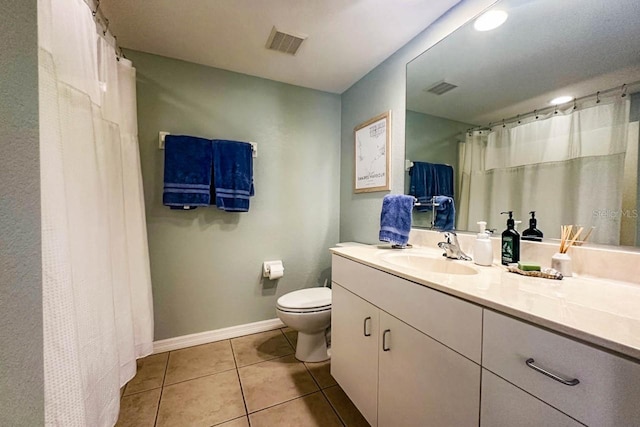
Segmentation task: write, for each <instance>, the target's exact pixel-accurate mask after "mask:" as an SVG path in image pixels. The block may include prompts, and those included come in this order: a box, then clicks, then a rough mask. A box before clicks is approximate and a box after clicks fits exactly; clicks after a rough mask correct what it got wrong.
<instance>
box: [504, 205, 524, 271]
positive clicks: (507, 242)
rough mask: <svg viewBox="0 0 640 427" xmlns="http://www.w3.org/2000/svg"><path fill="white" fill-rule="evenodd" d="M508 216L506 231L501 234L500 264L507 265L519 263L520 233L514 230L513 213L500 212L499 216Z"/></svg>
mask: <svg viewBox="0 0 640 427" xmlns="http://www.w3.org/2000/svg"><path fill="white" fill-rule="evenodd" d="M505 214H509V219H508V220H507V229H506V230H504V231H503V232H502V249H501V252H502V264H503V265H507V264H511V263H513V262H518V261H520V233H518V232H517V231H516V229H515V221H514V220H513V211H507V212H500V215H505Z"/></svg>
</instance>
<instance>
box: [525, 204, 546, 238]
mask: <svg viewBox="0 0 640 427" xmlns="http://www.w3.org/2000/svg"><path fill="white" fill-rule="evenodd" d="M529 214H530V215H531V219H529V228H527V229H526V230H524V231H523V232H522V240H531V241H533V242H542V231H540V230H538V229H537V228H536V226H537V225H538V220H537V219H536V211H531V212H529Z"/></svg>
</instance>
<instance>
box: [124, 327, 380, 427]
mask: <svg viewBox="0 0 640 427" xmlns="http://www.w3.org/2000/svg"><path fill="white" fill-rule="evenodd" d="M296 338H297V332H295V331H293V330H291V329H289V328H283V329H277V330H274V331H269V332H263V333H259V334H254V335H247V336H244V337H240V338H234V339H231V340H224V341H218V342H214V343H211V344H204V345H199V346H196V347H190V348H185V349H182V350H176V351H171V352H168V353H161V354H154V355H151V356H148V357H145V358H144V359H141V360H139V361H138V374H137V375H136V377H135V378H134V379H132V380H131V381H130V382H129V383H128V384H127V385H126V387H125V388H124V390H123V395H122V400H121V406H120V419H119V420H118V424H117V426H118V427H125V426H135V427H145V426H149V427H153V426H158V427H165V426H180V427H185V426H206V427H208V426H221V427H222V426H224V427H249V426H251V427H263V426H268V427H271V426H274V427H280V426H282V427H286V426H295V427H306V426H321V427H331V426H368V424H367V422H366V421H365V419H364V418H363V417H362V415H361V414H360V412H358V410H357V409H356V407H355V406H353V403H351V401H350V400H349V398H348V397H347V395H346V394H345V393H344V391H342V389H341V388H340V386H339V385H337V383H336V382H335V380H334V379H333V377H332V376H331V374H330V362H328V361H327V362H322V363H301V362H299V361H297V360H296V359H295V357H294V356H293V354H294V352H295V351H294V349H295V344H296Z"/></svg>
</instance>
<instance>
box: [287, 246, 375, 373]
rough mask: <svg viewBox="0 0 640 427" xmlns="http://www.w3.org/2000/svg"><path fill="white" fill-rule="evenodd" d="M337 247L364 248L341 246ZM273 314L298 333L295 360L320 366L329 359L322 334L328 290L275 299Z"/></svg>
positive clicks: (328, 311)
mask: <svg viewBox="0 0 640 427" xmlns="http://www.w3.org/2000/svg"><path fill="white" fill-rule="evenodd" d="M336 246H338V247H343V246H366V245H364V244H363V243H356V242H343V243H338V244H337V245H336ZM276 313H277V314H278V317H279V318H280V320H282V323H284V324H285V325H287V326H288V327H290V328H291V329H295V330H296V331H298V344H297V345H296V359H298V360H300V361H302V362H322V361H325V360H328V359H329V358H330V356H329V354H328V352H327V339H326V336H325V333H326V332H327V329H328V328H329V326H331V289H330V288H308V289H301V290H299V291H293V292H289V293H288V294H285V295H283V296H281V297H280V298H278V302H277V304H276Z"/></svg>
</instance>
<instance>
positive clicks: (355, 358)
mask: <svg viewBox="0 0 640 427" xmlns="http://www.w3.org/2000/svg"><path fill="white" fill-rule="evenodd" d="M379 312H380V310H378V308H377V307H375V306H373V305H372V304H370V303H368V302H367V301H365V300H363V299H362V298H360V297H358V296H356V295H354V294H352V293H351V292H349V291H347V290H346V289H344V288H343V287H342V286H340V285H338V284H337V283H335V282H334V283H333V286H332V314H331V375H333V377H334V378H335V379H336V381H338V383H339V384H340V387H342V389H343V390H344V391H345V393H347V395H348V396H349V398H350V399H351V400H352V401H353V403H354V404H355V405H356V406H357V407H358V409H359V410H360V412H361V413H362V415H363V416H364V417H365V418H366V419H367V421H368V422H369V424H371V425H372V426H376V425H378V421H377V405H378V337H379V335H380V333H379V324H378V321H379V320H378V316H379Z"/></svg>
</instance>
